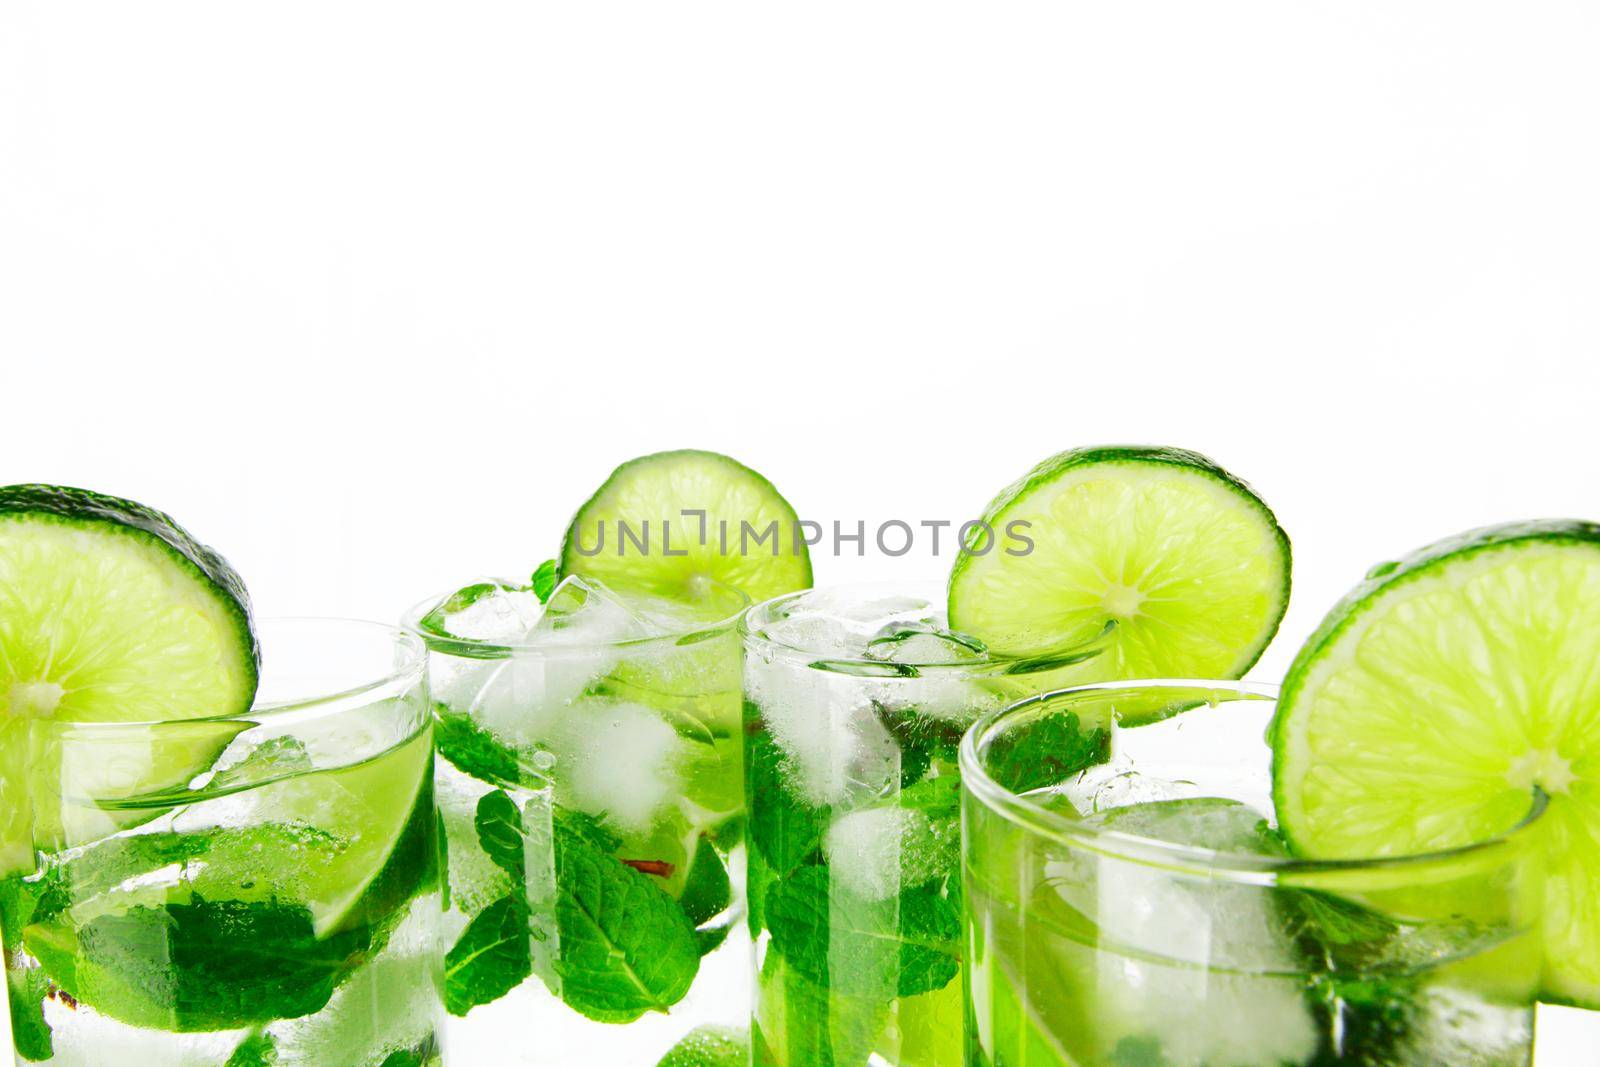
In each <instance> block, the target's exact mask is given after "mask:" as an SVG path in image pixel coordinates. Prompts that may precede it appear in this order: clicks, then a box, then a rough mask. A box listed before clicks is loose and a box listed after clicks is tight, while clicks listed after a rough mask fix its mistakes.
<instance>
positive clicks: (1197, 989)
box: [1044, 797, 1317, 1067]
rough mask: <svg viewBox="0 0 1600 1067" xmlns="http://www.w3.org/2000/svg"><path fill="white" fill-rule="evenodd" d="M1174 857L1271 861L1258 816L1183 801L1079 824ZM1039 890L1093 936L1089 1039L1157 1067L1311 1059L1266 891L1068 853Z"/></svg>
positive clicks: (1203, 873) (1297, 992)
mask: <svg viewBox="0 0 1600 1067" xmlns="http://www.w3.org/2000/svg"><path fill="white" fill-rule="evenodd" d="M1084 821H1085V822H1086V823H1088V824H1090V825H1096V824H1098V825H1100V826H1103V827H1104V828H1106V829H1110V830H1117V831H1120V832H1126V833H1131V834H1136V835H1138V836H1141V837H1148V838H1153V839H1156V840H1163V841H1170V842H1173V843H1175V844H1183V845H1191V846H1196V847H1203V848H1212V849H1217V850H1220V851H1228V852H1234V853H1240V852H1243V853H1250V854H1255V855H1263V856H1269V855H1277V854H1281V846H1279V845H1278V844H1277V843H1276V841H1275V839H1274V836H1273V835H1272V834H1271V833H1270V832H1269V831H1264V823H1263V819H1262V816H1261V815H1260V813H1259V812H1257V811H1255V810H1254V809H1253V808H1250V807H1249V806H1247V805H1244V804H1241V803H1239V802H1237V801H1233V800H1226V799H1221V798H1215V797H1194V798H1185V799H1179V800H1160V801H1153V802H1147V803H1140V804H1131V805H1128V806H1124V807H1119V808H1115V809H1112V810H1110V811H1104V812H1099V813H1093V814H1090V815H1089V816H1087V817H1086V818H1085V820H1084ZM1044 870H1045V875H1046V879H1047V884H1048V885H1049V886H1050V887H1051V888H1053V890H1054V892H1055V893H1056V895H1057V896H1058V898H1059V899H1060V900H1061V901H1062V902H1065V903H1066V904H1067V905H1069V906H1070V907H1071V908H1072V909H1073V910H1074V911H1076V912H1077V913H1078V914H1079V915H1080V916H1081V917H1082V918H1081V919H1079V920H1077V922H1078V924H1079V925H1082V924H1083V923H1084V922H1087V923H1088V924H1089V925H1090V926H1091V927H1092V928H1094V929H1095V930H1096V935H1095V940H1094V943H1095V944H1096V945H1097V946H1098V948H1097V949H1096V951H1095V952H1093V953H1089V954H1086V958H1087V960H1088V961H1089V964H1090V965H1091V966H1092V967H1093V969H1094V971H1095V974H1094V976H1093V977H1092V978H1087V979H1085V981H1086V984H1087V986H1088V987H1089V988H1092V989H1094V990H1095V996H1096V1004H1095V1007H1094V1011H1095V1012H1096V1015H1097V1018H1099V1019H1100V1022H1099V1023H1097V1030H1098V1032H1099V1033H1101V1034H1103V1035H1106V1037H1107V1039H1108V1040H1109V1041H1110V1042H1111V1043H1112V1044H1114V1043H1115V1039H1116V1037H1117V1035H1119V1034H1120V1035H1126V1037H1127V1039H1128V1040H1134V1041H1142V1042H1154V1043H1155V1044H1156V1045H1159V1047H1160V1049H1161V1053H1162V1055H1163V1056H1165V1060H1164V1061H1163V1062H1166V1063H1171V1064H1181V1065H1185V1067H1199V1065H1201V1064H1209V1063H1228V1064H1237V1065H1239V1067H1277V1065H1279V1064H1281V1063H1286V1062H1288V1063H1299V1062H1302V1061H1303V1060H1305V1059H1306V1058H1307V1057H1309V1056H1310V1055H1311V1054H1312V1053H1313V1052H1314V1051H1315V1048H1316V1040H1317V1039H1316V1027H1315V1023H1314V1021H1313V1019H1312V1017H1311V1015H1310V1012H1309V1010H1308V1008H1307V1006H1306V1002H1305V999H1304V996H1303V986H1302V983H1301V981H1300V980H1299V979H1297V978H1295V977H1294V975H1295V972H1296V971H1297V970H1298V969H1299V968H1300V966H1301V960H1300V956H1299V954H1298V952H1297V951H1296V949H1295V945H1294V943H1293V941H1292V940H1291V936H1290V932H1289V931H1288V929H1287V928H1286V926H1285V924H1284V922H1283V920H1282V917H1281V916H1280V914H1279V912H1278V909H1276V908H1275V907H1274V906H1273V899H1272V896H1271V893H1272V891H1271V890H1270V889H1269V888H1268V887H1265V886H1261V885H1252V884H1239V883H1234V882H1230V881H1228V880H1225V879H1221V878H1214V877H1212V876H1211V874H1210V872H1209V871H1208V870H1206V869H1204V868H1203V867H1202V868H1201V869H1197V870H1194V871H1188V870H1184V869H1181V868H1180V867H1179V866H1177V865H1172V866H1170V867H1156V866H1150V865H1147V864H1145V863H1140V862H1135V861H1131V860H1126V859H1120V858H1118V857H1117V856H1115V855H1114V854H1112V853H1110V852H1107V853H1104V854H1099V853H1089V852H1085V851H1077V852H1073V853H1069V854H1067V855H1066V857H1065V858H1063V859H1059V860H1052V861H1049V862H1046V863H1045V865H1044Z"/></svg>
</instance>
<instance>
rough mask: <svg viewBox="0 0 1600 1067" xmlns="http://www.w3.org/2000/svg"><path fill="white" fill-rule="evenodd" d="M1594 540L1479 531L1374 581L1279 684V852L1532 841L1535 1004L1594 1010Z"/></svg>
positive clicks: (1382, 852)
mask: <svg viewBox="0 0 1600 1067" xmlns="http://www.w3.org/2000/svg"><path fill="white" fill-rule="evenodd" d="M1597 662H1600V526H1597V525H1594V524H1591V523H1583V522H1568V521H1550V522H1537V523H1520V524H1513V525H1508V526H1500V527H1494V528H1491V529H1485V530H1479V531H1475V532H1472V533H1469V534H1466V535H1463V536H1461V537H1457V538H1453V539H1451V540H1448V541H1443V542H1440V543H1439V544H1436V545H1433V546H1430V547H1428V548H1425V549H1423V550H1422V551H1420V552H1418V553H1417V554H1415V555H1413V556H1411V557H1410V558H1408V559H1406V560H1405V561H1403V562H1401V563H1390V564H1384V565H1382V566H1380V567H1376V568H1374V569H1373V570H1372V571H1371V572H1370V573H1369V575H1368V578H1367V580H1366V581H1365V582H1363V583H1362V584H1361V585H1359V586H1357V587H1356V589H1355V590H1354V591H1353V592H1352V593H1351V594H1350V595H1349V596H1347V597H1346V598H1345V599H1344V600H1343V601H1341V602H1340V603H1339V605H1338V606H1336V607H1335V608H1334V609H1333V611H1332V612H1330V613H1329V614H1328V616H1327V618H1325V619H1324V620H1323V622H1322V625H1321V626H1320V627H1319V628H1318V630H1317V631H1316V633H1314V634H1313V635H1312V637H1311V639H1310V640H1309V641H1308V642H1307V643H1306V645H1305V647H1304V648H1303V649H1301V651H1300V654H1299V656H1298V657H1297V658H1296V659H1295V661H1294V664H1293V665H1292V666H1291V667H1290V669H1289V673H1288V675H1287V676H1286V677H1285V679H1284V686H1283V693H1282V696H1281V697H1280V699H1279V703H1278V711H1277V715H1276V717H1275V719H1274V720H1273V725H1272V730H1271V735H1270V736H1271V740H1272V746H1273V778H1274V794H1275V801H1276V804H1277V811H1278V818H1279V821H1280V824H1281V825H1282V828H1283V831H1284V834H1285V836H1286V837H1287V838H1288V840H1289V843H1290V845H1291V847H1293V848H1294V849H1295V851H1297V852H1298V853H1300V854H1302V855H1306V856H1311V857H1318V858H1355V857H1374V856H1399V855H1411V854H1417V853H1423V852H1430V851H1434V850H1438V849H1442V848H1450V847H1454V846H1459V845H1464V844H1468V843H1470V842H1473V841H1480V840H1483V839H1485V838H1489V837H1493V836H1495V835H1497V834H1500V833H1503V832H1505V831H1506V830H1508V829H1510V828H1511V827H1513V826H1515V825H1516V824H1517V823H1518V822H1519V821H1521V820H1522V819H1523V818H1524V817H1525V816H1526V815H1527V814H1528V812H1529V810H1530V808H1531V805H1532V802H1533V798H1534V791H1535V790H1541V791H1543V792H1544V793H1545V794H1546V795H1547V796H1548V797H1549V805H1548V809H1547V811H1546V812H1545V814H1544V816H1543V817H1542V818H1541V819H1540V821H1539V823H1538V824H1537V825H1536V826H1535V827H1534V828H1533V834H1534V836H1535V839H1536V840H1537V841H1539V843H1540V845H1541V847H1542V848H1543V849H1544V850H1545V853H1546V861H1547V880H1546V902H1545V909H1544V943H1545V950H1546V963H1545V979H1544V981H1545V991H1544V996H1545V999H1555V1000H1561V1001H1568V1002H1572V1003H1576V1004H1581V1005H1587V1006H1589V1007H1600V894H1597V893H1596V892H1595V887H1596V886H1597V885H1600V668H1597V666H1596V663H1597Z"/></svg>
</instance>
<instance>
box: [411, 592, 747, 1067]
mask: <svg viewBox="0 0 1600 1067" xmlns="http://www.w3.org/2000/svg"><path fill="white" fill-rule="evenodd" d="M504 588H509V586H506V585H504V584H503V583H502V585H501V587H500V591H498V592H496V591H493V590H495V589H496V586H495V583H485V584H482V585H480V586H477V587H472V589H470V590H469V593H468V595H462V594H456V595H454V596H452V597H444V598H440V597H434V598H432V599H430V600H428V601H426V602H424V603H423V604H421V605H418V606H417V608H415V609H414V610H413V611H412V613H411V614H410V616H409V617H408V620H407V625H408V626H409V627H410V628H412V629H413V630H415V632H417V633H419V634H420V635H422V637H423V638H424V639H425V641H426V643H427V646H428V649H429V663H430V667H429V669H430V672H431V675H432V678H433V695H434V717H435V723H436V726H435V729H436V735H437V738H438V748H439V760H438V768H437V775H438V777H437V783H436V784H437V789H438V796H439V808H440V812H441V814H442V817H443V823H444V829H445V838H446V841H447V852H448V864H447V866H448V872H449V874H448V884H449V894H448V908H447V910H446V913H445V917H444V929H443V935H444V937H443V945H444V951H445V956H444V964H443V966H444V976H443V981H444V1000H445V1006H446V1009H447V1011H448V1013H449V1016H450V1018H449V1021H448V1025H447V1040H446V1045H447V1055H448V1057H449V1059H450V1061H451V1062H453V1063H462V1064H485V1065H487V1064H495V1065H502V1064H504V1065H507V1067H509V1065H512V1064H537V1065H540V1067H574V1065H582V1067H599V1065H602V1064H605V1065H609V1064H630V1065H631V1064H640V1065H642V1067H650V1065H653V1064H655V1063H656V1061H657V1060H659V1059H660V1058H661V1057H662V1056H663V1055H664V1054H665V1053H666V1052H667V1051H668V1050H669V1049H671V1048H672V1047H673V1046H674V1045H675V1044H677V1043H678V1042H679V1041H680V1040H682V1039H683V1037H684V1036H685V1035H686V1034H687V1033H689V1031H691V1030H692V1029H694V1028H695V1027H697V1026H701V1025H706V1024H719V1023H720V1024H742V1023H743V1022H744V1018H743V1012H744V1005H745V1004H746V1003H747V998H748V995H749V993H748V990H749V981H748V973H747V968H746V966H745V960H746V957H747V953H748V946H749V941H748V938H747V937H746V936H745V926H744V922H743V918H744V885H743V873H744V861H743V835H744V793H743V788H742V785H743V776H742V769H741V767H742V764H741V755H742V754H741V747H740V740H739V635H738V629H737V619H738V616H739V615H740V613H742V612H743V610H744V609H745V608H746V607H747V606H748V605H749V599H748V598H747V597H745V596H744V595H743V594H740V593H738V592H737V591H735V590H732V589H728V588H725V587H716V586H711V585H708V586H707V587H706V588H705V589H703V590H702V593H703V596H702V598H701V599H700V600H699V601H698V602H697V603H695V604H686V605H678V606H677V607H676V608H675V611H674V612H671V613H668V614H667V615H666V616H657V617H655V618H653V619H645V618H643V617H642V616H640V615H639V612H642V611H646V610H659V609H661V608H662V607H664V606H666V605H663V604H661V603H660V602H655V601H648V600H634V599H630V598H629V596H628V595H627V594H623V593H620V592H615V591H611V590H607V589H603V588H602V587H600V586H598V585H585V584H582V583H579V582H577V581H576V580H569V582H568V583H563V585H562V586H560V587H559V588H558V589H557V591H556V593H555V594H554V595H553V597H552V598H551V600H550V602H549V603H547V604H544V605H537V604H534V605H533V606H532V607H531V609H528V610H529V611H530V614H536V615H537V618H536V619H529V620H525V621H527V622H528V625H527V627H526V628H525V629H522V630H519V632H518V635H517V636H516V637H514V638H513V637H511V636H508V635H506V634H501V635H500V636H498V637H496V638H495V639H474V638H468V637H462V636H458V635H453V634H452V633H451V632H449V631H448V630H447V629H446V627H445V626H444V625H442V624H440V623H435V622H434V621H433V620H436V619H440V618H442V617H444V616H451V617H452V618H455V619H456V620H457V621H458V622H460V623H461V625H462V626H463V627H465V628H470V625H469V620H470V619H471V618H472V614H473V613H474V612H476V613H489V614H492V613H493V611H494V610H495V609H496V607H497V606H498V607H505V605H504V604H503V603H501V602H499V601H498V600H497V598H499V597H501V596H502V594H503V591H504ZM484 590H490V592H488V593H484V594H483V595H484V599H483V600H479V601H474V602H473V603H472V604H470V605H468V606H467V607H465V608H463V610H462V614H461V615H460V616H453V615H451V611H452V610H453V609H454V607H455V606H456V605H457V604H466V602H467V601H469V600H471V599H472V597H473V596H476V595H478V594H479V593H482V592H483V591H484ZM529 596H531V594H525V595H524V600H526V599H527V597H529ZM524 607H525V608H526V605H524ZM505 610H506V611H507V612H508V613H510V614H511V615H514V614H515V612H514V611H512V609H510V608H509V607H506V608H505ZM459 632H465V630H462V631H458V633H459ZM641 633H642V634H643V636H640V634H641Z"/></svg>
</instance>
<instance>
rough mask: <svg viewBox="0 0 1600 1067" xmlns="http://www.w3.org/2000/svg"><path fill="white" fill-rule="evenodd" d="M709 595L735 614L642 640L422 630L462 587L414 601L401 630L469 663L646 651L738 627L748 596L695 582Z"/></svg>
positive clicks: (730, 588) (717, 584) (733, 589)
mask: <svg viewBox="0 0 1600 1067" xmlns="http://www.w3.org/2000/svg"><path fill="white" fill-rule="evenodd" d="M486 580H488V581H497V582H504V583H505V584H506V585H511V586H515V585H516V584H517V583H515V582H512V581H510V580H508V579H503V578H488V579H486ZM696 581H697V582H700V583H701V584H703V586H704V587H705V588H706V589H707V590H708V591H714V592H715V593H716V594H717V595H719V596H729V597H730V598H731V600H732V602H733V604H734V605H736V606H735V610H733V611H732V612H731V613H729V614H727V615H719V616H717V618H715V619H711V620H707V621H705V622H697V623H695V624H693V625H692V626H685V627H683V628H681V629H679V628H676V627H675V628H673V629H671V630H669V631H668V632H666V633H661V634H651V635H648V636H645V637H627V638H620V639H618V640H615V641H576V642H572V643H570V644H550V643H547V642H540V641H533V640H525V641H491V640H488V639H486V638H476V637H453V636H451V635H449V634H435V633H431V632H429V631H427V630H424V629H423V628H422V620H423V619H424V618H425V617H426V616H427V615H428V614H429V613H430V612H431V611H433V609H434V608H437V607H438V606H439V605H440V604H442V603H444V602H445V600H446V599H447V598H449V597H450V596H453V595H454V594H455V593H456V592H457V591H459V589H460V588H461V587H459V586H458V587H457V588H456V589H452V590H450V591H449V592H445V593H436V594H434V595H433V596H430V597H426V598H424V599H422V600H419V601H417V602H416V603H415V604H413V605H411V606H410V607H409V608H407V609H406V611H405V614H403V615H402V616H401V617H400V629H401V630H402V631H403V632H405V633H407V634H410V635H412V636H413V637H416V638H417V639H418V640H419V641H421V642H422V645H423V647H424V648H425V649H426V650H427V651H429V652H443V653H448V654H451V655H458V656H466V657H468V658H471V659H503V658H505V657H507V656H510V655H513V654H515V653H518V652H538V653H540V654H542V655H544V656H548V657H552V658H559V657H561V656H581V655H587V654H588V653H590V652H592V651H593V650H594V649H597V648H615V649H635V648H645V647H648V646H650V645H653V644H657V643H662V642H668V643H671V644H681V643H692V642H691V641H688V640H687V639H690V638H694V639H700V638H705V637H711V636H713V635H715V634H717V633H719V632H721V631H723V630H727V629H730V628H732V627H734V626H736V625H738V624H739V623H740V621H741V620H742V619H743V618H744V615H745V613H746V612H748V611H749V610H750V604H751V600H750V594H748V593H746V592H745V591H744V590H742V589H740V588H739V587H738V586H734V585H729V584H727V583H726V582H719V581H717V580H716V579H715V578H697V579H696Z"/></svg>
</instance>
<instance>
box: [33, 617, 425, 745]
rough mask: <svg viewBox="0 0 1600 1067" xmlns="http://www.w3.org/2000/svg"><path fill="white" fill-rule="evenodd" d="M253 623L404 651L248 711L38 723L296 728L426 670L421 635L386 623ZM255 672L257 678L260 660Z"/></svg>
mask: <svg viewBox="0 0 1600 1067" xmlns="http://www.w3.org/2000/svg"><path fill="white" fill-rule="evenodd" d="M252 621H253V623H254V627H255V632H256V637H257V640H258V641H259V639H260V634H261V631H262V630H265V629H271V628H274V627H278V626H306V625H312V626H327V627H347V628H355V629H360V630H364V631H366V632H367V633H370V634H373V635H378V634H383V635H385V636H387V637H388V639H389V642H390V645H391V646H392V647H393V648H394V649H395V650H396V651H397V652H399V653H400V654H399V655H398V656H396V657H395V660H396V662H395V663H394V665H393V666H391V667H390V668H389V669H388V670H386V671H384V672H382V673H377V672H374V676H373V677H370V678H367V679H365V680H363V681H360V682H357V683H356V684H354V685H348V686H344V687H343V688H340V689H335V690H332V691H330V692H326V693H317V694H315V695H314V696H307V697H298V698H296V699H293V700H283V701H275V702H270V703H266V704H259V705H258V704H252V705H251V706H250V707H249V708H247V709H246V710H244V711H240V712H234V713H232V714H228V715H199V716H195V717H193V718H186V719H146V720H142V721H138V722H123V721H116V722H107V721H93V720H77V719H40V720H36V724H37V725H47V726H50V727H51V728H53V729H56V730H60V731H64V732H67V733H70V734H72V735H74V736H79V735H82V736H90V737H92V736H97V735H102V734H103V735H107V736H110V735H114V734H117V733H123V732H134V731H143V730H149V729H152V728H157V727H175V728H181V727H185V726H194V725H198V724H206V723H219V722H248V723H252V724H255V725H269V724H270V725H272V726H292V725H294V724H295V723H299V722H306V721H311V720H315V719H321V718H325V717H329V716H333V715H338V714H341V713H344V712H349V711H355V710H359V709H360V708H365V707H370V706H371V705H372V704H374V703H377V702H378V701H380V700H383V699H387V698H388V697H391V696H396V695H399V694H400V693H402V692H404V691H405V690H406V689H408V688H409V687H410V686H412V685H413V684H415V682H416V681H417V680H418V679H420V678H421V677H422V676H423V675H424V673H425V671H426V668H427V649H426V647H425V646H424V645H423V643H422V642H421V641H420V640H419V639H418V638H417V636H416V635H415V634H412V633H410V632H408V631H406V630H404V629H402V628H400V627H398V626H391V625H390V624H388V623H384V622H375V621H373V620H370V619H355V618H348V617H344V616H331V615H274V616H269V617H267V618H265V619H256V620H252ZM257 673H258V680H259V674H260V667H259V664H258V666H257Z"/></svg>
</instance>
